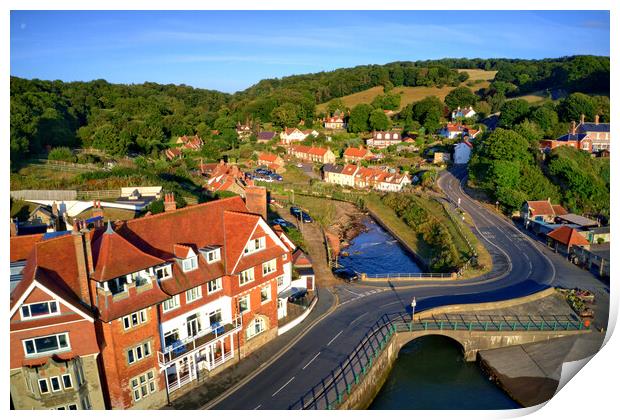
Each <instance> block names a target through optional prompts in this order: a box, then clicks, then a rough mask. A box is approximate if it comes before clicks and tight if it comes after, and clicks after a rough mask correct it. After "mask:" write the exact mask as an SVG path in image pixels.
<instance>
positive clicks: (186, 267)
mask: <svg viewBox="0 0 620 420" xmlns="http://www.w3.org/2000/svg"><path fill="white" fill-rule="evenodd" d="M197 268H198V257H197V256H195V255H194V256H193V257H189V258H186V259H184V260H183V271H184V272H185V273H187V272H188V271H192V270H195V269H197Z"/></svg>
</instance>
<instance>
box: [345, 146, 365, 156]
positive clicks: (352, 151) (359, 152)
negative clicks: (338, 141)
mask: <svg viewBox="0 0 620 420" xmlns="http://www.w3.org/2000/svg"><path fill="white" fill-rule="evenodd" d="M367 154H368V149H363V148H360V147H348V148H347V150H345V151H344V154H343V156H346V157H358V158H363V157H366V155H367Z"/></svg>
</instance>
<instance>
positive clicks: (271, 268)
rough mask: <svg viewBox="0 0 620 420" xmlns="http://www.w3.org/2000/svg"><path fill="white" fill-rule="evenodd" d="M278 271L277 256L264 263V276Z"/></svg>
mask: <svg viewBox="0 0 620 420" xmlns="http://www.w3.org/2000/svg"><path fill="white" fill-rule="evenodd" d="M276 271H278V263H277V262H276V259H275V258H274V259H273V260H269V261H267V262H266V263H263V276H267V275H269V274H271V273H275V272H276Z"/></svg>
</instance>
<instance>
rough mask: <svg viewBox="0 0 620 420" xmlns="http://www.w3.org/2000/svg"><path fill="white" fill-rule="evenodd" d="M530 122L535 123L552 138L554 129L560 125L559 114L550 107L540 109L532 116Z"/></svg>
mask: <svg viewBox="0 0 620 420" xmlns="http://www.w3.org/2000/svg"><path fill="white" fill-rule="evenodd" d="M530 120H531V121H532V122H535V123H536V124H537V125H538V126H539V127H540V129H541V130H542V131H543V133H544V134H545V135H547V136H550V135H551V133H552V132H553V129H554V128H555V126H556V125H558V122H559V119H558V114H557V112H555V111H554V110H553V109H551V107H549V106H541V107H538V108H536V109H535V110H534V112H532V114H531V115H530Z"/></svg>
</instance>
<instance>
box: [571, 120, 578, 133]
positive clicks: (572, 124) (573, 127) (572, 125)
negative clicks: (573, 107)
mask: <svg viewBox="0 0 620 420" xmlns="http://www.w3.org/2000/svg"><path fill="white" fill-rule="evenodd" d="M570 133H571V134H572V135H573V136H574V135H575V134H577V124H576V123H575V121H573V122H572V123H571V125H570Z"/></svg>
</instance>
